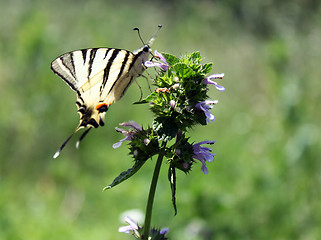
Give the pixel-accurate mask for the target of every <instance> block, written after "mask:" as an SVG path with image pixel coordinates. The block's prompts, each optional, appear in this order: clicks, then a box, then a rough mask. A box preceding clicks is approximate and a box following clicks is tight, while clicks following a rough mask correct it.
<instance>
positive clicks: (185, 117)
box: [105, 51, 225, 239]
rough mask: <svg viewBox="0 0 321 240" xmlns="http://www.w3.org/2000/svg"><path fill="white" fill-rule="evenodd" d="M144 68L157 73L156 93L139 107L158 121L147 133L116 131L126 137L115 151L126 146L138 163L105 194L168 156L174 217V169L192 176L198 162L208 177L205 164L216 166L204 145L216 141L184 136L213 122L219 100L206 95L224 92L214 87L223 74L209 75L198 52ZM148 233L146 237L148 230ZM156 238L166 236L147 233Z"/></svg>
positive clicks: (159, 58) (132, 125)
mask: <svg viewBox="0 0 321 240" xmlns="http://www.w3.org/2000/svg"><path fill="white" fill-rule="evenodd" d="M145 66H146V67H155V68H157V69H158V71H156V72H157V75H156V77H155V79H154V85H155V87H156V89H155V90H154V91H153V92H152V93H151V94H150V95H148V96H147V97H146V98H145V99H143V100H141V101H140V102H137V103H136V104H145V103H148V104H149V107H150V110H151V111H152V112H153V114H154V116H155V118H154V121H153V124H152V126H149V127H147V128H144V127H142V126H140V125H139V124H138V123H136V122H134V121H129V122H127V123H122V124H120V126H121V127H127V128H129V129H127V130H124V129H122V128H116V130H117V132H120V133H122V134H123V135H124V136H125V138H123V139H122V140H120V141H119V142H118V143H115V144H114V145H113V147H114V148H118V147H120V146H121V145H122V143H123V142H124V141H128V145H129V149H130V154H131V155H132V156H133V158H134V160H135V163H134V165H133V167H132V168H130V169H128V170H126V171H124V172H122V173H121V174H120V175H119V176H118V177H117V178H115V180H114V181H113V183H112V184H110V185H109V186H107V187H106V188H105V189H108V188H111V187H114V186H116V185H117V184H119V183H121V182H123V181H124V180H126V179H128V178H129V177H131V176H132V175H134V174H135V173H136V172H137V171H138V170H139V169H140V168H141V167H142V166H143V164H145V162H146V160H147V159H150V158H152V156H154V155H158V160H157V162H159V160H160V161H161V160H162V159H163V157H165V158H166V159H167V163H168V166H169V169H168V179H169V182H170V187H171V191H172V202H173V207H174V210H175V214H176V213H177V208H176V197H175V195H176V170H180V171H183V172H184V173H189V172H190V171H191V169H192V167H193V165H194V164H195V163H197V162H200V163H201V171H202V172H203V173H204V174H208V172H209V170H208V168H207V163H210V162H213V161H214V156H215V153H212V150H211V149H210V148H208V147H205V146H204V145H213V144H214V143H215V141H201V142H199V143H193V142H191V141H190V138H189V137H186V134H187V133H188V130H189V129H191V128H192V127H193V126H195V125H197V124H201V125H207V124H209V123H211V122H213V121H214V120H215V117H214V115H213V113H212V112H211V110H212V108H213V107H214V105H216V104H217V103H218V101H217V100H210V99H208V95H207V92H208V91H209V87H210V86H211V85H213V86H214V87H215V89H217V90H218V91H221V92H222V91H224V90H225V88H224V87H223V86H221V85H219V84H218V83H217V82H216V81H218V80H221V79H222V78H223V77H224V74H223V73H222V74H213V75H210V76H207V75H208V74H209V73H210V71H211V70H212V64H211V63H207V64H202V63H201V56H200V53H199V52H195V53H192V54H190V55H187V56H183V57H181V58H178V57H176V56H173V55H170V54H165V53H164V54H161V53H159V52H157V51H155V53H154V55H153V59H152V60H151V61H146V62H145ZM156 166H157V164H156ZM155 169H156V168H155ZM126 222H128V223H129V226H127V227H122V228H120V231H122V232H127V233H129V232H132V233H133V234H134V235H135V236H136V237H137V238H140V237H141V236H142V228H141V227H139V226H138V225H137V224H135V223H134V222H133V221H132V220H130V219H127V220H126ZM145 234H148V232H146V231H145ZM152 234H156V235H155V236H158V237H159V236H164V238H161V237H159V238H155V239H166V238H165V234H162V232H161V231H158V230H154V232H153V231H151V232H149V236H150V237H151V236H153V235H152ZM151 239H154V238H151Z"/></svg>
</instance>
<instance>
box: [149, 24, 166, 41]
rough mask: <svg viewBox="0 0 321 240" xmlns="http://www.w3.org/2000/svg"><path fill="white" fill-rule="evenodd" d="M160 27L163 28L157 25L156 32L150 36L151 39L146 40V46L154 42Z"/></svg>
mask: <svg viewBox="0 0 321 240" xmlns="http://www.w3.org/2000/svg"><path fill="white" fill-rule="evenodd" d="M162 27H163V26H162V24H158V28H157V30H156V31H155V32H154V34H153V35H152V36H151V38H150V39H148V42H147V45H151V44H152V43H153V42H154V40H155V38H156V35H157V33H158V32H159V30H160V29H161V28H162Z"/></svg>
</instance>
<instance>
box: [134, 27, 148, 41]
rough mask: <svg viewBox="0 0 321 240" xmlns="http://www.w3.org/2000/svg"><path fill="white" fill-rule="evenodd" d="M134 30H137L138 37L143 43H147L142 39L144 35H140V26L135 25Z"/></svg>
mask: <svg viewBox="0 0 321 240" xmlns="http://www.w3.org/2000/svg"><path fill="white" fill-rule="evenodd" d="M133 30H134V31H137V34H138V37H139V39H140V41H141V42H142V43H143V45H145V43H144V41H143V39H142V36H141V35H140V31H139V28H137V27H135V28H133Z"/></svg>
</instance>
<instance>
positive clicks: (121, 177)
mask: <svg viewBox="0 0 321 240" xmlns="http://www.w3.org/2000/svg"><path fill="white" fill-rule="evenodd" d="M145 162H146V161H137V162H135V164H134V166H133V167H132V168H130V169H128V170H127V171H123V172H122V173H120V174H119V175H118V177H116V178H115V179H114V181H113V182H112V184H110V185H108V186H107V187H104V189H103V191H105V190H107V189H110V188H112V187H115V186H116V185H118V184H120V183H121V182H123V181H125V180H127V179H128V178H130V177H131V176H133V175H134V174H135V173H136V172H137V171H138V170H139V169H140V168H141V167H142V166H143V165H144V163H145Z"/></svg>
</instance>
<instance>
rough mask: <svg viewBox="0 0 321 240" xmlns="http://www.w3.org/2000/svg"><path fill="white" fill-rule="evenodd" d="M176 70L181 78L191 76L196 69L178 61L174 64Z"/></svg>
mask: <svg viewBox="0 0 321 240" xmlns="http://www.w3.org/2000/svg"><path fill="white" fill-rule="evenodd" d="M174 71H175V72H176V74H177V76H178V77H179V78H185V79H186V78H190V77H192V76H193V75H194V71H193V70H192V69H191V68H190V67H189V66H187V65H186V64H184V63H177V64H176V65H175V66H174Z"/></svg>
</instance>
